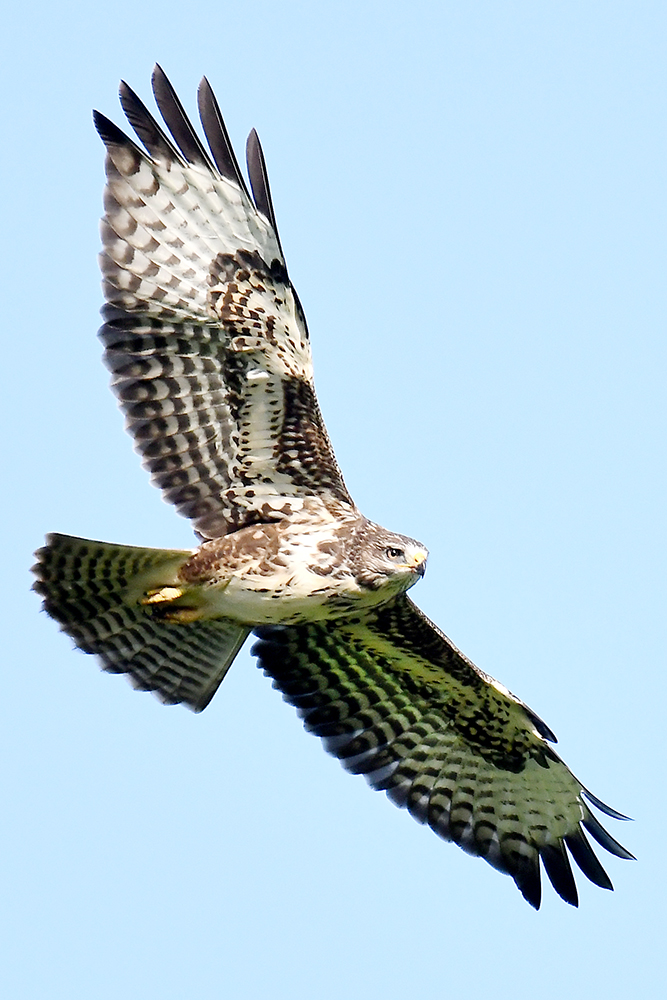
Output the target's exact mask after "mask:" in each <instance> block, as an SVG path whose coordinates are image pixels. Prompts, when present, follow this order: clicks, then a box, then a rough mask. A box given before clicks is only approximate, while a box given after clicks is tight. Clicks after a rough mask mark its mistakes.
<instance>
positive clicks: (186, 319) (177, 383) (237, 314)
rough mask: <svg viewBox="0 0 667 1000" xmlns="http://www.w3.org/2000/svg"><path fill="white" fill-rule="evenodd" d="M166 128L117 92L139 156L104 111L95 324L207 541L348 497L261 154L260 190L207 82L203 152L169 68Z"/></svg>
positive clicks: (178, 496)
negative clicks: (313, 500)
mask: <svg viewBox="0 0 667 1000" xmlns="http://www.w3.org/2000/svg"><path fill="white" fill-rule="evenodd" d="M153 89H154V92H155V96H156V100H157V103H158V106H159V108H160V111H161V113H162V116H163V118H164V120H165V122H166V125H167V128H168V129H169V132H170V133H171V137H172V138H169V137H168V136H167V135H166V134H165V132H163V131H162V129H161V128H160V126H159V125H158V124H157V122H156V121H155V119H154V118H153V117H152V115H151V114H150V113H149V112H148V110H147V109H146V108H145V107H144V105H143V104H142V102H141V101H140V100H139V98H138V97H137V96H136V94H135V93H134V92H133V91H132V90H130V88H129V87H127V85H126V84H122V85H121V91H120V96H121V103H122V105H123V109H124V111H125V113H126V115H127V118H128V120H129V122H130V124H131V125H132V127H133V128H134V130H135V132H136V133H137V135H138V137H139V139H140V140H141V142H142V143H143V144H144V146H145V147H146V152H145V151H144V150H142V149H141V148H140V147H139V146H138V145H137V144H136V143H135V142H133V141H132V140H131V139H130V138H129V137H127V136H126V135H125V134H124V133H123V132H122V131H121V130H120V129H118V128H117V127H116V126H115V125H114V124H113V123H112V122H110V121H109V120H108V119H106V118H105V117H104V116H103V115H100V114H99V113H97V112H96V113H95V123H96V126H97V128H98V131H99V133H100V135H101V137H102V139H103V141H104V143H105V145H106V147H107V161H106V170H107V187H106V190H105V216H104V218H103V220H102V241H103V252H102V254H101V257H100V261H101V267H102V272H103V276H104V290H105V297H106V300H107V306H106V307H105V310H104V318H105V320H106V322H105V324H104V326H103V327H102V330H101V333H100V335H101V338H102V341H103V343H104V346H105V349H106V350H105V361H106V363H107V365H108V367H109V368H110V369H111V372H112V385H113V388H114V391H115V393H116V395H117V396H118V398H119V401H120V405H121V407H122V409H123V410H124V412H125V414H126V417H127V427H128V430H129V432H130V433H131V434H132V436H133V438H134V441H135V447H136V448H137V450H138V451H139V453H140V455H141V456H142V459H143V463H144V465H145V467H146V468H147V469H148V470H149V472H150V473H151V477H152V480H153V482H154V483H155V484H156V485H157V486H158V487H159V488H160V489H161V490H162V491H163V494H164V497H165V499H166V500H167V501H168V502H170V503H173V504H174V505H175V506H176V508H177V509H178V511H179V513H181V514H182V515H184V516H185V517H188V518H191V519H192V520H193V522H194V525H195V528H196V529H197V530H198V531H199V532H200V534H201V535H202V536H204V537H216V536H219V535H223V534H226V533H227V532H228V531H230V530H234V529H236V528H238V527H243V526H244V525H246V524H250V523H253V522H255V521H261V520H264V519H267V518H268V519H270V518H272V517H273V516H274V514H275V510H276V509H283V507H284V503H285V500H284V498H285V497H287V498H292V500H291V502H292V503H293V504H294V505H297V506H298V503H299V500H300V499H301V498H303V497H306V496H314V495H318V496H322V497H323V498H324V499H325V500H326V499H327V498H331V499H335V500H339V501H342V502H344V503H351V500H350V497H349V494H348V493H347V490H346V488H345V485H344V483H343V480H342V477H341V474H340V471H339V469H338V466H337V465H336V461H335V458H334V455H333V451H332V449H331V445H330V442H329V439H328V436H327V433H326V429H325V427H324V424H323V421H322V419H321V415H320V412H319V408H318V404H317V399H316V396H315V390H314V385H313V378H312V362H311V354H310V345H309V340H308V332H307V327H306V323H305V319H304V317H303V313H302V311H301V307H300V305H299V302H298V299H297V296H296V293H295V292H294V290H293V288H292V285H291V283H290V281H289V278H288V275H287V271H286V268H285V263H284V259H283V255H282V249H281V246H280V241H279V238H278V233H277V229H276V225H275V216H274V212H273V205H272V201H271V195H270V191H269V187H268V179H267V175H266V168H265V165H264V159H263V155H262V151H261V147H260V145H259V140H258V138H257V136H256V134H255V133H253V134H252V135H251V138H250V140H249V143H248V164H249V171H250V178H251V184H252V190H253V194H254V202H253V201H252V200H251V198H250V196H249V194H248V191H247V188H246V186H245V183H244V182H243V179H242V175H241V171H240V168H239V166H238V163H237V161H236V158H235V157H234V153H233V150H232V148H231V144H230V142H229V138H228V136H227V131H226V129H225V127H224V122H223V120H222V117H221V115H220V111H219V108H218V105H217V103H216V101H215V97H214V96H213V93H212V91H211V88H210V86H209V85H208V83H207V81H205V80H204V81H202V85H201V87H200V90H199V107H200V115H201V118H202V122H203V126H204V131H205V134H206V137H207V140H208V144H209V147H210V152H208V151H207V150H206V149H205V147H204V145H203V143H202V142H201V140H200V139H199V137H198V136H197V133H196V132H195V130H194V128H193V126H192V125H191V123H190V122H189V120H188V118H187V116H186V115H185V112H184V111H183V108H182V106H181V104H180V102H179V101H178V98H177V97H176V95H175V93H174V91H173V89H172V88H171V85H170V84H169V82H168V80H167V78H166V77H165V75H164V73H163V72H162V70H160V69H159V67H156V70H155V73H154V77H153Z"/></svg>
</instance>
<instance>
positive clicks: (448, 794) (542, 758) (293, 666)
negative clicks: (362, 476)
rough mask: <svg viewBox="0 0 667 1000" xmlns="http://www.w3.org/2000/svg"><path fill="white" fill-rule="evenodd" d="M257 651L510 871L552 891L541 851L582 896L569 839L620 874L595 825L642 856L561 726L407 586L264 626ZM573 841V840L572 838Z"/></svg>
mask: <svg viewBox="0 0 667 1000" xmlns="http://www.w3.org/2000/svg"><path fill="white" fill-rule="evenodd" d="M256 633H257V634H258V635H259V636H260V641H259V642H258V643H256V645H255V647H254V650H253V652H254V653H255V654H256V655H257V656H259V659H260V665H261V666H262V667H263V668H264V670H265V671H266V673H267V674H269V675H270V676H271V677H272V678H273V679H274V684H275V686H276V687H277V688H279V689H280V690H281V691H282V692H283V695H284V697H285V699H286V700H287V701H288V702H290V703H291V704H292V705H294V706H295V707H296V708H297V710H298V712H299V714H300V715H301V717H302V719H303V721H304V725H305V727H306V729H307V730H308V731H309V732H311V733H313V734H315V735H316V736H320V737H321V738H322V740H323V743H324V746H325V748H326V749H327V750H328V751H329V752H331V753H333V754H334V755H335V756H336V757H338V758H340V760H341V761H342V763H343V765H344V766H345V768H346V769H347V770H348V771H351V772H352V773H353V774H364V775H365V776H366V778H367V780H368V782H369V783H370V784H371V786H372V787H373V788H376V789H383V790H385V791H386V792H387V794H388V796H389V797H390V798H391V799H392V801H393V802H395V803H396V804H397V805H399V806H405V807H407V809H408V810H409V812H410V813H411V814H412V815H413V816H414V817H415V819H417V820H418V821H419V822H420V823H427V824H428V825H429V826H430V827H431V828H432V829H433V830H434V831H435V832H436V833H438V834H439V835H440V836H441V837H443V838H444V839H445V840H452V841H454V842H455V843H457V844H458V845H459V846H460V847H462V848H463V849H464V850H466V851H468V852H469V853H470V854H474V855H479V856H480V857H483V858H484V859H485V860H486V861H488V862H489V863H490V864H492V865H493V866H494V867H495V868H497V869H499V870H500V871H502V872H506V873H508V874H509V875H511V876H512V877H513V878H514V880H515V882H516V884H517V886H518V887H519V889H520V890H521V892H522V893H523V895H524V897H525V898H526V899H527V900H528V902H529V903H531V904H532V905H533V906H535V907H536V908H537V907H539V905H540V899H541V884H540V858H541V860H542V863H543V865H544V867H545V869H546V871H547V874H548V876H549V878H550V879H551V882H552V883H553V885H554V887H555V889H556V891H557V892H558V893H559V894H560V895H561V896H562V897H563V899H565V900H566V901H567V902H568V903H571V904H573V905H575V906H576V905H577V889H576V885H575V882H574V877H573V875H572V869H571V866H570V862H569V859H568V851H569V853H570V854H571V855H572V857H573V858H574V860H575V861H576V862H577V864H578V866H579V867H580V868H581V870H582V871H583V872H584V874H585V875H587V876H588V878H589V879H590V880H591V881H592V882H594V883H595V884H596V885H599V886H601V887H603V888H608V889H611V888H612V885H611V882H610V880H609V878H608V876H607V874H606V872H605V871H604V869H603V868H602V866H601V864H600V862H599V861H598V859H597V857H596V855H595V854H594V852H593V850H592V848H591V846H590V843H589V842H588V840H587V838H586V836H585V834H584V831H583V829H582V827H584V828H585V829H586V830H587V831H588V832H589V833H590V834H591V836H592V837H593V838H594V839H595V840H596V841H597V842H598V843H599V844H600V845H601V846H602V847H604V848H606V849H607V850H608V851H610V852H611V853H612V854H616V855H617V856H619V857H624V858H628V857H632V855H630V854H628V852H627V851H626V850H625V849H624V848H623V847H621V845H620V844H618V843H617V842H616V841H615V840H614V839H613V838H612V837H611V836H610V835H609V834H608V833H607V831H606V830H604V828H603V827H602V826H601V825H600V823H599V822H598V820H597V819H596V818H595V816H594V815H593V813H592V812H591V810H590V808H589V806H588V804H587V802H586V799H588V801H589V802H590V803H592V804H594V805H595V806H597V807H598V808H599V809H601V810H602V811H603V812H606V813H608V815H610V816H613V817H615V818H618V819H624V818H625V817H623V816H621V814H619V813H616V812H615V811H614V810H612V809H609V807H607V806H604V805H603V803H601V802H600V801H599V800H598V799H596V798H595V797H594V796H592V795H591V794H590V793H589V792H587V790H586V789H585V788H584V787H583V786H582V785H581V784H580V782H578V781H577V779H576V778H575V777H574V776H573V774H572V773H571V772H570V771H569V770H568V768H567V767H566V766H565V764H564V763H563V762H562V760H561V759H560V758H559V757H558V755H557V754H556V753H555V752H554V751H553V750H552V748H551V747H550V746H549V744H548V742H547V741H553V740H555V737H554V736H553V733H552V732H551V731H550V730H549V729H548V728H547V727H546V726H545V725H544V723H543V722H542V721H541V720H540V719H539V718H538V717H537V716H536V715H535V714H534V713H533V712H532V711H531V710H530V709H529V708H528V707H527V706H526V705H524V704H523V703H522V702H521V701H519V700H518V699H517V698H515V697H514V696H513V695H512V694H511V693H510V692H509V691H507V689H506V688H504V687H503V686H502V685H501V684H498V683H497V682H496V681H494V680H493V679H492V678H491V677H488V676H487V675H486V674H484V673H483V672H482V671H481V670H479V669H478V668H477V667H475V666H474V664H472V663H471V662H470V661H469V660H468V659H466V657H464V656H463V654H462V653H460V652H459V650H457V649H456V647H455V646H453V645H452V643H451V642H450V641H449V639H447V637H446V636H445V635H443V633H442V632H440V630H439V629H438V628H437V627H436V626H435V625H434V624H433V623H432V622H430V621H429V620H428V618H426V616H425V615H424V614H422V612H421V611H420V610H419V609H418V608H417V607H416V606H415V605H414V604H413V603H412V601H411V600H410V599H409V598H408V597H406V596H405V595H403V596H401V597H400V598H398V599H396V600H395V601H393V602H391V603H390V604H387V605H384V606H382V607H381V608H379V609H376V610H374V611H372V612H370V613H368V614H367V615H364V616H362V617H359V618H356V619H353V620H346V621H337V622H328V623H326V624H312V625H304V626H299V627H285V628H280V627H271V628H265V629H258V630H256ZM566 848H567V849H566Z"/></svg>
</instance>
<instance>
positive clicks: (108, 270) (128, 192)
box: [35, 66, 632, 908]
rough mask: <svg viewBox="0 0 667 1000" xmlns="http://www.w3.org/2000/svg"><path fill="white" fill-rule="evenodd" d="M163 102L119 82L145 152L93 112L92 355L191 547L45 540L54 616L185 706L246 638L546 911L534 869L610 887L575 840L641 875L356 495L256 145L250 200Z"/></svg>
mask: <svg viewBox="0 0 667 1000" xmlns="http://www.w3.org/2000/svg"><path fill="white" fill-rule="evenodd" d="M153 91H154V94H155V99H156V102H157V105H158V108H159V110H160V112H161V114H162V117H163V119H164V122H165V124H166V126H167V129H168V131H169V133H170V135H167V134H166V133H165V132H164V131H163V130H162V128H161V127H160V125H158V123H157V122H156V120H155V119H154V118H153V116H152V115H151V114H150V113H149V111H148V110H147V109H146V107H145V106H144V104H142V102H141V101H140V99H139V98H138V97H137V95H136V94H135V93H134V92H133V91H132V90H131V89H130V88H129V87H128V86H127V85H126V84H125V83H122V84H121V86H120V101H121V104H122V107H123V110H124V112H125V114H126V116H127V118H128V120H129V123H130V125H131V126H132V128H133V129H134V131H135V132H136V134H137V136H138V139H139V140H140V142H141V143H142V144H143V147H144V148H141V146H139V145H138V144H137V143H135V142H134V141H133V140H132V139H130V138H129V137H128V136H127V135H125V133H124V132H122V131H121V130H120V129H119V128H118V127H117V126H116V125H114V124H113V123H112V122H111V121H109V120H108V119H107V118H105V117H104V116H103V115H101V114H99V113H97V112H95V115H94V118H95V125H96V127H97V130H98V132H99V134H100V136H101V138H102V140H103V142H104V144H105V146H106V153H107V156H106V176H107V183H106V189H105V193H104V208H105V214H104V218H103V220H102V243H103V251H102V254H101V258H100V259H101V267H102V272H103V277H104V294H105V298H106V305H105V306H104V307H103V317H104V325H103V326H102V329H101V332H100V336H101V339H102V342H103V344H104V351H105V353H104V360H105V363H106V365H107V366H108V368H109V369H110V371H111V376H112V387H113V390H114V392H115V394H116V396H117V397H118V400H119V402H120V406H121V408H122V410H123V412H124V413H125V416H126V425H127V429H128V431H129V432H130V434H131V435H132V437H133V438H134V443H135V448H136V450H137V451H138V452H139V454H140V455H141V457H142V461H143V464H144V466H145V467H146V468H147V469H148V471H149V472H150V475H151V479H152V481H153V482H154V483H155V484H156V485H157V486H158V487H159V488H160V489H161V490H162V492H163V496H164V498H165V500H167V501H168V502H169V503H172V504H174V506H175V507H176V509H177V510H178V512H179V513H180V514H182V515H183V516H184V517H186V518H189V519H190V520H191V521H192V524H193V526H194V529H195V531H196V533H197V536H198V540H199V542H200V544H199V546H198V547H197V548H194V549H192V550H188V551H181V550H164V549H149V548H138V547H133V546H127V545H115V544H110V543H105V542H97V541H90V540H87V539H82V538H73V537H70V536H67V535H59V534H52V535H49V536H48V538H47V544H46V546H45V547H44V548H42V549H40V550H39V552H38V553H37V557H38V563H37V565H36V567H35V573H36V576H37V582H36V584H35V589H36V590H37V591H38V593H39V594H41V595H42V596H43V598H44V607H45V609H46V611H47V612H48V613H49V615H51V616H52V617H53V618H55V619H56V621H58V622H59V623H60V625H61V626H62V628H63V630H64V631H65V632H67V633H68V635H70V636H71V638H72V639H73V640H74V642H75V644H76V645H77V646H78V647H79V649H81V650H83V651H84V652H86V653H94V654H96V655H97V656H98V657H99V658H100V660H101V662H102V665H103V667H104V669H105V670H109V671H113V672H116V673H126V674H128V675H129V677H130V678H131V680H132V682H133V683H134V685H135V686H136V687H137V688H140V689H142V690H149V691H154V692H155V693H156V694H157V695H158V696H159V697H160V698H161V699H162V700H163V701H164V702H167V703H172V704H173V703H177V702H181V703H183V704H185V705H187V706H189V707H190V708H192V709H194V710H195V711H201V710H202V709H203V708H205V707H206V705H207V704H208V703H209V701H210V700H211V698H212V697H213V695H214V694H215V692H216V690H217V689H218V686H219V685H220V683H221V681H222V679H223V678H224V676H225V674H226V672H227V670H228V669H229V667H230V665H231V663H232V661H233V660H234V658H235V656H236V654H237V653H238V651H239V650H240V648H241V646H242V645H243V643H244V641H245V639H246V638H247V636H248V635H249V633H251V632H252V633H254V635H255V636H256V638H257V640H258V641H257V642H256V643H255V645H254V647H253V653H254V654H255V655H256V656H257V657H258V659H259V664H260V666H261V667H262V668H263V669H264V671H265V672H266V673H267V674H268V675H269V676H270V677H271V678H273V683H274V686H275V687H277V688H278V689H279V690H280V691H281V692H282V694H283V697H284V698H285V700H286V701H288V702H289V703H290V704H292V705H294V707H295V708H296V710H297V712H298V714H299V715H300V716H301V718H302V720H303V722H304V725H305V727H306V729H307V730H308V731H309V732H311V733H314V734H315V735H316V736H319V737H320V738H321V739H322V741H323V743H324V746H325V748H326V749H327V750H328V751H329V752H330V753H332V754H334V755H335V756H336V757H338V758H339V759H340V760H341V761H342V763H343V766H344V767H345V768H346V769H347V770H348V771H350V772H351V773H353V774H363V775H365V777H366V779H367V781H368V782H369V784H370V785H371V787H372V788H375V789H382V790H384V791H386V792H387V795H388V796H389V798H390V799H391V800H392V801H393V802H394V803H396V804H397V805H399V806H405V807H406V808H407V809H408V811H409V812H410V813H411V814H412V815H413V816H414V817H415V819H417V820H418V821H419V822H420V823H426V824H428V825H429V826H430V827H431V829H432V830H434V831H435V832H436V833H437V834H439V835H440V836H441V837H443V838H444V839H445V840H451V841H454V843H456V844H458V845H459V846H460V847H462V848H463V849H464V850H465V851H467V852H469V853H470V854H474V855H478V856H480V857H482V858H484V859H485V860H486V861H488V862H489V863H490V864H491V865H493V866H494V867H495V868H497V869H498V870H499V871H501V872H505V873H508V874H509V875H511V876H512V878H513V879H514V881H515V882H516V884H517V886H518V888H519V889H520V891H521V892H522V893H523V895H524V897H525V898H526V899H527V900H528V902H529V903H531V904H532V905H533V906H534V907H536V908H537V907H539V905H540V898H541V886H540V860H541V862H542V864H543V866H544V868H545V870H546V872H547V874H548V876H549V878H550V879H551V882H552V883H553V885H554V887H555V889H556V891H557V892H558V893H559V894H560V895H561V896H562V898H563V899H564V900H566V901H567V902H568V903H571V904H573V905H577V889H576V886H575V882H574V878H573V874H572V869H571V865H570V861H569V855H571V856H572V858H574V860H575V862H576V863H577V865H578V866H579V868H580V869H581V870H582V871H583V872H584V874H585V875H586V876H588V878H589V879H590V880H591V881H592V882H594V883H595V884H596V885H598V886H601V887H603V888H607V889H610V888H612V886H611V882H610V880H609V878H608V876H607V874H606V872H605V871H604V869H603V868H602V865H601V864H600V862H599V860H598V858H597V857H596V855H595V853H594V851H593V849H592V847H591V845H590V842H589V841H588V839H587V838H586V835H585V833H584V828H585V830H586V831H587V832H588V833H589V834H590V835H591V836H592V837H593V838H594V840H596V841H597V842H598V844H600V845H601V846H602V847H604V848H606V849H607V850H608V851H610V852H611V853H612V854H615V855H617V856H618V857H621V858H628V857H632V855H630V854H629V853H628V852H627V851H626V850H625V849H624V848H623V847H621V845H620V844H618V843H617V841H616V840H614V839H613V837H611V836H610V835H609V833H607V831H606V830H605V829H604V828H603V827H602V826H601V824H600V822H599V821H598V819H597V818H596V817H595V815H594V813H593V812H592V811H591V808H590V806H591V805H592V806H595V807H597V809H599V810H601V811H602V812H604V813H606V814H607V815H609V816H612V817H614V818H617V819H624V818H625V817H623V816H622V815H621V814H620V813H617V812H615V811H614V810H613V809H610V808H609V807H608V806H605V805H604V804H603V803H602V802H600V800H599V799H597V798H595V796H593V795H592V794H591V793H590V792H588V791H587V790H586V789H585V788H584V786H583V785H582V784H581V783H580V782H579V781H578V780H577V779H576V778H575V777H574V776H573V774H572V773H571V772H570V771H569V770H568V768H567V767H566V766H565V764H564V763H563V762H562V760H561V759H560V758H559V757H558V755H557V754H556V753H555V752H554V750H553V748H552V747H551V745H550V744H551V743H553V742H554V741H555V737H554V735H553V733H552V732H551V730H550V729H549V728H548V727H547V726H546V725H545V724H544V723H543V722H542V721H541V719H539V718H538V716H537V715H535V713H534V712H532V711H531V710H530V709H529V708H528V707H527V706H526V705H525V704H523V702H521V701H520V700H519V699H518V698H516V697H515V696H514V695H513V694H511V693H510V692H509V691H508V690H507V688H505V687H504V686H503V685H502V684H500V683H499V682H498V681H495V680H494V679H493V678H492V677H490V676H488V675H487V674H485V673H483V672H482V671H481V670H479V669H478V668H477V667H476V666H475V665H474V664H473V663H471V662H470V660H468V659H467V658H466V657H465V656H464V655H463V654H462V653H461V652H460V651H459V650H458V649H457V648H456V647H455V646H454V645H453V644H452V643H451V642H450V640H449V639H448V638H447V637H446V636H445V635H444V634H443V633H442V632H441V631H440V629H438V628H437V627H436V626H435V625H434V624H433V623H432V622H430V621H429V620H428V618H427V617H426V616H425V615H424V614H423V613H422V612H421V611H420V610H419V608H417V607H416V605H415V604H414V603H413V602H412V600H411V599H410V598H409V597H408V595H407V591H408V589H409V588H410V587H412V586H413V584H415V583H416V582H417V581H418V580H419V579H420V577H421V576H423V573H424V568H425V566H426V557H427V550H426V548H425V547H424V546H423V545H422V544H421V543H420V542H417V541H415V540H414V539H412V538H407V537H405V536H403V535H399V534H395V533H394V532H391V531H387V530H385V529H384V528H382V527H380V526H379V525H377V524H374V523H373V522H372V521H369V520H368V519H367V518H366V517H364V515H363V514H362V513H361V512H360V511H359V510H358V508H357V507H356V506H355V504H354V501H353V500H352V498H351V497H350V494H349V493H348V491H347V488H346V486H345V483H344V481H343V478H342V476H341V473H340V470H339V468H338V465H337V464H336V459H335V458H334V454H333V451H332V448H331V444H330V442H329V438H328V435H327V432H326V429H325V426H324V423H323V421H322V417H321V415H320V410H319V407H318V404H317V399H316V396H315V389H314V384H313V374H312V363H311V352H310V344H309V336H308V328H307V325H306V320H305V317H304V314H303V310H302V308H301V304H300V302H299V299H298V297H297V294H296V291H295V290H294V288H293V286H292V284H291V282H290V280H289V277H288V274H287V269H286V266H285V260H284V257H283V251H282V247H281V244H280V238H279V236H278V229H277V227H276V220H275V215H274V210H273V204H272V200H271V194H270V191H269V184H268V179H267V173H266V166H265V162H264V157H263V154H262V150H261V147H260V144H259V139H258V137H257V134H256V133H255V132H254V131H253V132H251V133H250V136H249V139H248V143H247V164H248V175H249V179H250V189H248V187H247V186H246V183H245V181H244V179H243V176H242V173H241V170H240V169H239V166H238V163H237V160H236V158H235V156H234V152H233V150H232V147H231V144H230V141H229V137H228V134H227V130H226V128H225V125H224V122H223V119H222V116H221V114H220V110H219V107H218V104H217V102H216V99H215V96H214V94H213V92H212V90H211V87H210V85H209V83H208V82H207V80H206V79H204V80H203V81H202V83H201V85H200V88H199V92H198V98H199V113H200V117H201V122H202V126H203V130H204V133H205V136H206V139H207V141H208V147H209V148H208V149H206V148H205V146H204V144H203V142H202V141H201V139H200V138H199V136H198V134H197V132H196V131H195V129H194V128H193V126H192V124H191V123H190V121H189V120H188V117H187V116H186V114H185V111H184V110H183V107H182V105H181V103H180V101H179V99H178V97H177V96H176V94H175V92H174V90H173V88H172V86H171V84H170V83H169V81H168V80H167V78H166V76H165V74H164V73H163V71H162V70H161V69H160V67H159V66H158V67H156V68H155V71H154V74H153ZM568 852H569V854H568Z"/></svg>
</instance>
